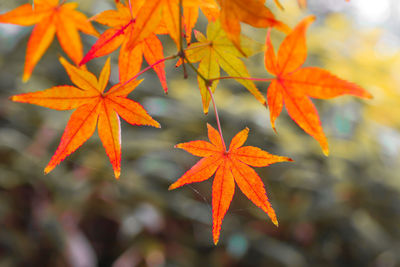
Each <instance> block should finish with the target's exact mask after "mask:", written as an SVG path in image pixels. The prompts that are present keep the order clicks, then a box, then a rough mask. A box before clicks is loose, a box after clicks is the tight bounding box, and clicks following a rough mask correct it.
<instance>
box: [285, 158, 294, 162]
mask: <svg viewBox="0 0 400 267" xmlns="http://www.w3.org/2000/svg"><path fill="white" fill-rule="evenodd" d="M283 158H284V159H285V161H290V162H294V160H293V159H292V158H288V157H283Z"/></svg>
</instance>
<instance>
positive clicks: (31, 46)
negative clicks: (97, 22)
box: [0, 0, 98, 81]
mask: <svg viewBox="0 0 400 267" xmlns="http://www.w3.org/2000/svg"><path fill="white" fill-rule="evenodd" d="M33 2H34V5H33V6H32V5H31V4H25V5H22V6H20V7H17V8H16V9H14V10H11V11H9V12H7V13H4V14H1V15H0V23H11V24H17V25H21V26H31V25H35V24H36V25H35V27H34V28H33V32H32V34H31V37H30V38H29V41H28V47H27V49H26V59H25V68H24V74H23V78H22V79H23V81H27V80H29V78H30V76H31V74H32V71H33V69H34V68H35V66H36V64H37V62H38V61H39V60H40V58H41V57H42V56H43V54H44V53H45V52H46V50H47V48H48V47H49V45H50V44H51V42H52V41H53V39H54V35H55V34H57V38H58V41H59V42H60V45H61V47H62V49H63V50H64V51H65V53H67V55H68V56H69V57H70V58H71V59H72V61H73V62H74V63H75V64H78V63H79V61H80V60H81V59H82V57H83V48H82V42H81V38H80V36H79V33H78V31H82V32H84V33H87V34H91V35H94V36H98V33H97V31H96V30H95V29H94V28H93V26H92V24H91V23H90V22H89V21H88V20H87V18H86V16H85V15H84V14H82V13H81V12H79V11H76V10H75V9H76V7H77V6H78V4H77V3H64V1H63V2H61V3H59V1H58V0H34V1H33Z"/></svg>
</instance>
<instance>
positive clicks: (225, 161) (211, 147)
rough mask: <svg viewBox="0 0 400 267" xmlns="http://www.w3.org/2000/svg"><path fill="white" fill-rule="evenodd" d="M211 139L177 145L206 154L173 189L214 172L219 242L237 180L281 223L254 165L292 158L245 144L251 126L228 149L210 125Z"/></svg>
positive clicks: (214, 212) (215, 226) (215, 229)
mask: <svg viewBox="0 0 400 267" xmlns="http://www.w3.org/2000/svg"><path fill="white" fill-rule="evenodd" d="M207 127H208V138H209V139H210V141H211V142H207V141H200V140H198V141H192V142H188V143H181V144H178V145H176V146H175V147H178V148H182V149H184V150H186V151H187V152H189V153H191V154H193V155H195V156H198V157H203V159H201V160H200V161H199V162H197V163H196V164H195V165H194V166H193V167H192V168H191V169H190V170H188V171H187V172H186V173H185V174H184V175H183V176H182V177H181V178H179V179H178V181H176V182H175V183H173V184H172V185H171V186H170V187H169V190H172V189H175V188H178V187H180V186H183V185H185V184H190V183H194V182H202V181H204V180H207V179H208V178H210V177H211V176H212V175H213V174H214V173H215V177H214V182H213V186H212V216H213V239H214V243H215V244H217V243H218V240H219V234H220V230H221V224H222V220H223V218H224V216H225V214H226V212H227V210H228V208H229V205H230V203H231V201H232V198H233V194H234V191H235V182H236V184H237V185H238V186H239V188H240V190H241V191H242V192H243V193H244V194H245V195H246V196H247V197H248V198H249V199H250V200H251V201H252V202H253V203H254V204H256V205H257V206H258V207H260V208H261V209H262V210H263V211H265V212H266V213H267V214H268V216H269V217H270V218H271V220H272V222H273V223H274V224H275V225H276V226H278V220H277V218H276V215H275V211H274V209H273V208H272V207H271V204H270V203H269V200H268V197H267V194H266V191H265V188H264V184H263V182H262V180H261V178H260V177H259V176H258V174H257V173H256V172H255V171H254V170H253V169H252V168H250V167H249V166H248V165H250V166H253V167H265V166H268V165H270V164H273V163H276V162H283V161H292V159H290V158H287V157H281V156H275V155H272V154H270V153H268V152H266V151H263V150H261V149H259V148H258V147H253V146H242V145H243V144H244V142H245V141H246V140H247V136H248V133H249V129H248V128H246V129H244V130H242V131H241V132H239V133H238V134H237V135H236V136H235V137H233V139H232V142H231V144H230V146H229V150H228V151H227V150H226V148H225V145H224V143H223V142H222V139H221V136H220V135H219V133H218V131H217V130H215V129H214V128H213V127H211V125H209V124H207Z"/></svg>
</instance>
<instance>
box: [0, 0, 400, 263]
mask: <svg viewBox="0 0 400 267" xmlns="http://www.w3.org/2000/svg"><path fill="white" fill-rule="evenodd" d="M25 2H26V1H2V2H1V3H0V12H5V11H6V10H9V9H11V8H14V7H16V6H18V5H20V4H23V3H25ZM77 2H79V4H80V9H81V10H82V11H83V12H85V13H86V14H87V15H93V14H95V13H97V12H99V11H101V10H105V9H109V8H112V7H113V1H111V0H109V1H106V0H102V1H93V0H92V1H83V0H81V1H77ZM310 2H311V1H310ZM283 3H284V4H285V8H286V9H285V11H284V12H281V11H276V12H277V13H278V14H279V15H278V17H279V18H281V19H282V20H284V21H285V22H288V23H289V24H290V25H295V24H296V23H297V22H298V21H299V20H300V19H301V18H302V17H304V16H305V15H306V13H309V12H312V13H314V14H316V15H317V17H318V20H317V22H316V23H315V25H313V26H312V27H311V28H310V30H309V32H308V45H309V46H308V48H309V57H308V60H307V63H306V64H308V65H316V66H321V67H324V68H326V69H328V70H330V71H331V72H333V73H335V74H337V75H339V76H341V77H342V78H344V79H348V80H351V81H353V82H357V83H358V84H360V85H362V86H363V87H365V88H366V89H368V90H369V91H371V92H372V93H373V94H374V96H375V99H374V100H372V101H367V102H364V101H360V100H358V99H355V98H352V97H342V98H338V99H335V100H331V101H315V103H316V104H317V106H318V110H319V113H320V116H321V119H322V121H323V126H324V129H325V132H326V134H327V136H328V139H329V142H330V146H331V155H330V156H329V157H324V156H323V154H322V152H321V151H320V148H319V147H318V144H317V142H316V141H315V140H313V139H312V138H311V137H310V136H308V135H306V134H305V133H304V132H303V131H301V130H300V129H299V128H298V127H297V126H296V125H295V123H293V122H292V121H291V120H290V119H289V118H288V116H287V115H286V114H285V113H284V114H283V115H282V116H281V117H280V118H279V119H278V121H277V130H278V135H276V134H274V133H273V131H272V130H271V127H270V124H269V121H268V120H269V114H268V111H267V110H266V109H265V108H264V107H262V106H261V105H260V104H259V103H258V102H257V101H256V100H255V99H254V98H253V96H251V95H250V94H249V93H248V92H247V91H246V90H245V89H244V88H243V87H242V86H241V85H239V84H238V83H235V82H232V81H223V82H221V83H220V85H219V88H218V89H217V91H216V94H215V98H216V101H217V105H218V107H219V109H220V113H221V114H220V115H221V119H222V126H223V131H224V135H225V138H226V139H227V141H228V142H229V140H230V138H232V136H233V135H234V134H235V133H237V132H238V131H239V130H241V129H243V128H244V127H246V126H248V127H249V128H250V130H251V131H250V135H249V139H248V141H247V144H249V145H254V146H258V147H260V148H263V149H265V150H268V151H269V152H271V153H274V154H278V155H285V156H290V157H292V158H293V159H294V160H295V162H294V163H282V164H275V165H272V166H270V167H268V168H262V169H257V172H258V173H259V174H260V176H261V177H262V178H263V181H264V182H265V184H266V188H267V192H268V193H269V196H270V199H271V202H272V205H273V206H274V208H275V210H276V212H277V215H278V219H279V222H280V227H279V228H275V227H274V226H273V224H272V223H271V222H270V221H269V219H268V217H267V215H266V214H264V213H263V212H262V211H261V210H260V209H258V208H257V207H255V206H254V205H253V204H252V203H251V202H250V201H248V200H247V199H246V198H245V197H244V196H243V195H241V194H237V195H236V196H235V197H234V200H233V203H232V205H231V207H230V210H229V211H228V214H227V216H226V217H225V220H224V223H223V228H222V229H223V230H222V235H221V241H220V243H219V244H218V246H214V245H213V243H212V239H211V205H210V204H211V197H210V192H211V182H210V181H206V182H203V183H200V184H194V185H189V186H186V187H184V188H182V189H179V190H175V191H171V192H170V191H168V190H167V188H168V186H169V184H171V183H172V182H173V181H175V180H176V179H177V178H178V177H179V176H180V175H182V173H184V172H185V171H186V170H187V169H188V168H190V166H192V165H193V163H194V162H195V161H196V160H197V159H196V158H195V157H193V156H189V155H188V154H187V153H186V152H184V151H179V150H176V149H174V148H173V146H174V144H176V143H179V142H185V141H189V140H195V139H206V122H209V123H211V124H213V125H215V121H214V117H213V114H212V112H210V114H209V115H207V116H205V115H203V113H202V106H201V98H200V94H199V91H198V87H197V81H196V77H195V74H194V73H190V77H189V79H188V80H184V79H183V74H182V71H181V69H175V68H174V62H168V63H167V64H166V69H167V77H168V83H169V88H170V92H169V94H168V95H164V94H163V92H162V89H161V86H160V85H159V83H158V80H157V78H155V74H154V73H153V72H151V71H150V72H148V73H146V74H145V75H144V76H143V77H144V79H145V80H144V82H143V83H142V84H141V85H140V86H139V87H138V88H137V89H136V90H135V91H134V92H133V93H132V94H131V95H130V97H131V98H132V99H134V100H136V101H139V102H141V103H142V104H143V105H144V106H145V108H146V109H147V110H148V111H149V113H150V114H151V115H152V116H153V117H154V118H155V119H156V120H158V121H159V122H160V123H161V124H162V128H161V129H151V128H146V127H134V126H131V125H128V124H126V123H122V143H123V148H122V150H123V151H122V160H123V161H122V175H121V179H120V180H115V179H113V174H112V168H111V166H110V164H109V162H108V159H107V157H106V155H105V153H104V149H103V147H102V146H101V143H100V141H99V139H98V137H97V136H96V135H95V138H92V139H90V140H89V141H88V142H87V143H86V144H85V145H83V146H82V147H81V148H80V149H79V150H78V151H77V152H75V153H74V154H73V155H71V156H70V157H69V158H68V159H67V160H65V161H64V162H63V163H62V164H61V165H60V166H58V167H57V168H56V169H55V170H54V171H53V172H52V173H50V174H49V175H46V176H44V175H43V167H44V166H45V165H46V164H47V162H48V160H49V159H50V157H51V155H52V153H53V152H54V150H55V148H56V146H57V145H58V142H59V139H60V137H61V134H62V132H63V129H64V127H65V124H66V122H67V120H68V117H69V115H70V113H68V112H57V111H54V110H48V109H45V108H41V107H37V106H33V105H26V104H19V103H12V102H11V101H9V100H8V97H9V96H11V95H13V94H17V93H22V92H28V91H38V90H43V89H46V88H49V87H51V86H54V85H61V84H70V81H69V80H68V78H67V75H66V73H65V71H64V70H63V68H62V67H61V65H60V64H59V63H58V60H57V58H58V56H59V55H60V54H62V50H61V49H60V47H59V45H58V44H57V43H54V44H53V45H51V47H50V50H49V51H48V52H47V53H46V55H45V56H44V58H43V59H42V60H41V61H40V62H39V64H38V66H37V67H36V69H35V71H34V73H33V76H32V78H31V80H30V81H29V82H28V83H26V84H23V83H22V82H21V76H22V69H23V62H24V53H25V48H26V42H27V40H28V37H29V34H30V30H31V29H30V28H22V27H17V26H12V25H0V69H1V71H0V266H78V267H84V266H85V267H88V266H115V267H124V266H385V267H386V266H399V265H400V256H399V255H400V245H399V244H400V227H399V225H400V194H399V193H400V177H399V173H400V165H399V160H400V158H399V151H400V132H399V130H400V110H399V107H400V90H399V88H400V80H399V79H398V72H399V70H400V64H399V63H400V55H399V53H398V46H395V45H393V44H392V43H388V42H385V40H387V38H386V39H385V36H386V37H387V36H388V34H389V33H388V32H387V31H386V30H385V28H374V29H372V28H362V29H361V27H360V29H359V27H358V26H357V25H355V24H354V22H353V21H352V19H351V17H350V16H346V15H345V14H337V13H334V12H332V11H330V10H325V9H324V10H322V9H320V8H319V6H318V5H310V10H309V11H307V10H299V9H298V7H297V6H296V4H295V1H283ZM348 6H349V7H348V8H351V4H348ZM313 7H314V9H313ZM98 26H99V25H96V27H98ZM197 28H198V29H200V30H204V29H205V25H204V19H203V24H202V23H201V22H199V23H198V27H197ZM99 29H100V30H101V28H99ZM244 29H245V33H246V34H247V35H249V36H250V37H252V38H254V39H257V40H258V41H260V42H263V41H264V40H263V38H264V36H265V35H264V32H263V31H262V30H254V29H252V28H249V27H244ZM283 37H284V36H283V35H282V34H280V33H277V32H274V35H273V38H274V43H275V44H279V42H280V41H281V40H282V39H283ZM83 41H84V44H85V49H86V50H85V51H87V50H88V49H89V47H90V45H91V44H93V42H94V41H95V39H93V38H92V37H88V36H83ZM163 42H164V43H166V44H167V45H166V49H165V51H164V53H165V55H170V54H172V53H174V52H175V51H174V49H175V48H174V45H173V44H172V42H170V40H168V39H167V38H164V39H163ZM388 51H394V52H390V53H389V52H388ZM104 60H105V58H101V59H96V60H93V61H92V62H90V63H89V64H88V68H89V70H92V71H93V72H94V73H98V72H99V69H100V67H101V66H102V64H103V63H104ZM112 60H113V76H112V81H113V82H114V83H115V82H117V78H118V75H117V62H116V60H117V56H116V54H112ZM246 63H247V64H248V66H249V71H250V73H252V74H253V76H255V77H265V76H266V71H265V70H264V66H263V55H262V53H261V54H258V55H256V56H254V57H252V58H249V59H247V60H246ZM257 85H258V86H259V89H260V90H261V91H262V92H263V93H265V92H266V88H267V85H266V84H262V83H259V84H257Z"/></svg>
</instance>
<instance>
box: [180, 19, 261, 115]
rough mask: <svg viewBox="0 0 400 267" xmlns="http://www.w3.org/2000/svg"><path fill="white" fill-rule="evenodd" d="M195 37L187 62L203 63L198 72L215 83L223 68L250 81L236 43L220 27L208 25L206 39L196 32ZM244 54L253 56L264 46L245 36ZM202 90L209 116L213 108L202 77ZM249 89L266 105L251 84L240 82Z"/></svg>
mask: <svg viewBox="0 0 400 267" xmlns="http://www.w3.org/2000/svg"><path fill="white" fill-rule="evenodd" d="M195 36H196V39H197V41H198V42H196V43H192V44H191V45H190V46H189V47H188V48H187V49H186V50H185V54H186V58H187V59H188V60H189V62H200V63H199V67H198V71H199V72H200V73H201V74H202V75H203V76H204V77H205V78H206V79H212V78H217V77H219V76H220V68H222V69H223V70H224V71H226V72H227V73H228V74H229V75H230V76H233V77H250V74H249V72H248V71H247V69H246V66H245V64H244V63H243V62H242V61H241V60H240V59H239V57H241V56H242V54H241V53H240V52H239V50H237V49H236V47H235V46H234V45H233V43H232V42H231V41H230V40H229V39H228V37H227V35H226V33H225V32H224V31H223V30H222V28H221V26H220V23H219V22H215V23H211V22H210V23H209V24H208V27H207V37H205V36H204V35H203V34H202V33H200V32H198V31H196V32H195ZM241 42H242V44H243V51H244V53H245V54H246V56H251V55H253V54H255V53H256V52H259V51H261V49H262V46H261V45H258V44H257V43H256V42H255V41H253V40H251V39H250V38H248V37H245V36H242V38H241ZM197 80H198V83H199V88H200V94H201V97H202V101H203V110H204V113H208V107H209V104H210V99H211V98H210V93H209V92H208V90H207V86H206V84H205V82H204V80H203V78H202V77H200V76H198V78H197ZM236 81H238V82H239V83H241V84H242V85H243V86H244V87H246V88H247V90H249V91H250V92H251V93H252V94H253V95H254V96H255V97H256V99H257V100H258V101H259V102H260V103H261V104H263V105H265V103H266V100H265V98H264V96H263V95H262V94H261V93H260V91H259V90H258V89H257V87H256V86H255V85H254V83H253V82H252V81H251V80H244V79H237V80H236ZM217 85H218V80H216V81H214V82H213V83H212V86H211V90H212V92H214V91H215V89H216V87H217Z"/></svg>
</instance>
